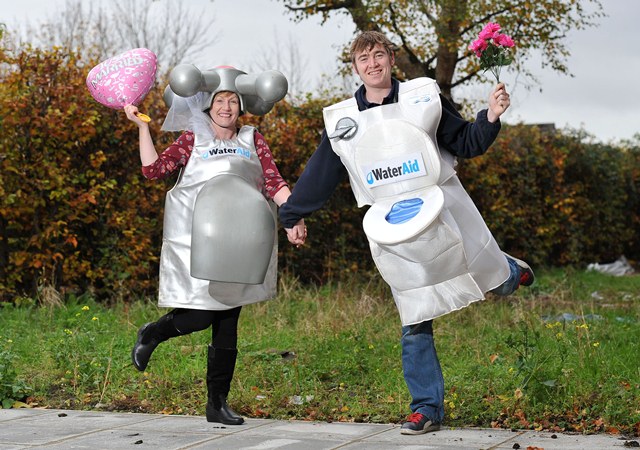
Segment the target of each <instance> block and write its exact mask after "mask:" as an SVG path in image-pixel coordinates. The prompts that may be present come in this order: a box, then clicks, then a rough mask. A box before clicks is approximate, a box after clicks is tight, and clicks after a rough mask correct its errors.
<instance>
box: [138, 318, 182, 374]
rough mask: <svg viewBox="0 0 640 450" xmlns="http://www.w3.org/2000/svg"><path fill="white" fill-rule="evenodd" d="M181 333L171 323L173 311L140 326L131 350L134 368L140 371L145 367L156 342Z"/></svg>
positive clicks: (156, 344) (158, 342)
mask: <svg viewBox="0 0 640 450" xmlns="http://www.w3.org/2000/svg"><path fill="white" fill-rule="evenodd" d="M181 334H182V333H180V331H178V329H177V328H176V327H175V326H174V325H173V311H171V312H170V313H168V314H165V315H164V316H162V317H160V318H159V319H158V320H157V321H156V322H149V323H147V324H144V325H143V326H141V327H140V329H139V330H138V340H137V341H136V343H135V345H134V346H133V350H131V361H133V365H134V366H135V368H136V369H138V370H140V371H143V370H144V369H146V368H147V364H149V358H151V354H152V353H153V351H154V350H155V349H156V347H157V346H158V344H160V342H164V341H166V340H167V339H169V338H172V337H175V336H180V335H181Z"/></svg>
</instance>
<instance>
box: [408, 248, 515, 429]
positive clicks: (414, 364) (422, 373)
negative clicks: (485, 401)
mask: <svg viewBox="0 0 640 450" xmlns="http://www.w3.org/2000/svg"><path fill="white" fill-rule="evenodd" d="M507 261H508V262H509V269H511V274H510V275H509V278H508V279H507V281H505V282H504V283H503V284H502V285H500V286H498V287H497V288H496V289H494V290H492V291H491V292H492V293H494V294H496V295H509V294H511V293H513V292H514V291H515V290H516V289H517V288H518V285H519V283H520V268H519V267H518V264H517V263H516V262H515V261H514V260H513V259H511V258H509V257H507ZM401 344H402V370H403V372H404V380H405V382H406V383H407V388H408V389H409V393H410V394H411V405H410V408H411V412H417V413H420V414H424V415H425V416H427V417H428V418H429V419H430V420H431V421H432V422H433V423H442V420H443V419H444V378H443V376H442V369H441V367H440V361H439V360H438V355H437V354H436V347H435V343H434V341H433V321H432V320H428V321H426V322H421V323H419V324H416V325H408V326H404V327H402V339H401Z"/></svg>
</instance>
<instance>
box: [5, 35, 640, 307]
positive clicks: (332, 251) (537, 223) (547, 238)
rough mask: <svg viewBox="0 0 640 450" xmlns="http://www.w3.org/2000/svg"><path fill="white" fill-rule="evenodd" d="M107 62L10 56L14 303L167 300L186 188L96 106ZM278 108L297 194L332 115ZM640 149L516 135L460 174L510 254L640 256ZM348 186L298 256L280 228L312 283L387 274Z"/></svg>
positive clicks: (269, 128)
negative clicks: (101, 68) (49, 290)
mask: <svg viewBox="0 0 640 450" xmlns="http://www.w3.org/2000/svg"><path fill="white" fill-rule="evenodd" d="M95 63H96V61H83V60H81V59H79V58H78V57H77V56H75V55H73V54H69V53H68V52H67V51H65V50H62V49H54V50H50V51H44V50H38V49H32V48H29V47H27V48H24V49H22V50H20V51H18V52H12V51H9V50H7V49H2V48H0V67H2V72H0V81H1V83H0V131H1V133H0V143H1V147H0V177H1V178H0V301H12V300H13V299H14V298H15V296H17V295H32V296H34V295H37V294H38V288H39V287H42V286H46V285H52V286H54V287H56V289H58V290H59V291H60V292H61V293H62V294H72V293H75V294H77V295H79V294H82V293H85V292H90V293H92V294H93V295H94V296H95V297H97V298H99V299H113V298H122V299H127V298H131V297H132V296H142V295H155V292H156V288H157V274H158V257H159V253H160V245H161V241H162V213H163V204H164V195H165V192H166V191H167V189H169V188H170V187H171V185H172V184H173V183H174V182H175V179H171V180H167V181H166V182H159V181H148V180H145V179H144V177H143V176H142V174H141V172H140V169H139V167H140V160H139V156H138V132H137V129H136V128H135V126H133V125H132V124H131V123H130V122H129V121H128V120H126V118H125V117H124V114H123V113H122V112H121V111H113V110H109V109H107V108H106V107H104V106H102V105H100V104H98V103H97V102H95V101H94V100H93V99H92V98H91V96H90V95H89V93H88V90H87V89H86V86H85V78H86V75H87V73H88V71H89V70H90V68H91V67H93V66H94V65H95ZM164 86H165V84H164V83H163V82H159V83H158V86H156V88H154V89H153V90H152V91H151V93H150V94H149V95H148V96H147V98H146V99H145V101H144V103H143V105H142V108H143V109H144V110H145V111H146V112H148V113H149V114H150V115H151V117H153V118H154V119H153V121H152V123H151V131H152V135H153V136H154V138H155V141H156V146H157V148H158V150H162V149H163V148H165V147H166V146H167V145H168V144H169V143H170V142H171V141H173V139H175V137H176V136H175V134H172V133H163V132H160V126H161V124H162V120H163V117H164V114H165V113H166V108H165V106H164V103H163V101H162V98H161V94H162V91H163V89H164ZM335 100H336V99H322V100H315V99H310V98H308V99H307V100H306V101H305V102H304V103H303V104H300V105H292V104H290V103H287V102H284V101H283V102H280V103H278V104H277V105H276V106H275V108H274V110H273V111H272V112H270V113H269V114H267V115H266V116H263V117H252V116H245V117H243V118H242V121H243V122H244V123H247V124H253V125H256V126H257V127H258V129H259V130H260V132H261V133H262V134H263V135H264V136H265V138H266V140H267V142H268V143H269V145H270V147H271V150H272V151H273V154H274V156H275V158H276V161H277V163H278V166H279V168H280V171H281V173H282V175H283V176H284V177H285V179H286V180H288V181H289V183H290V184H291V185H292V186H295V181H296V180H297V179H298V177H299V176H300V174H301V173H302V170H303V169H304V166H305V164H306V161H307V160H308V159H309V157H310V156H311V154H312V153H313V151H314V150H315V148H316V146H317V144H318V143H319V141H320V133H321V131H322V129H323V123H322V106H324V105H327V104H330V103H333V102H334V101H335ZM639 167H640V149H639V148H638V147H637V144H636V145H635V146H633V145H631V144H629V145H627V146H625V147H622V146H621V147H611V146H603V145H592V144H588V145H587V144H583V143H582V142H581V140H580V138H579V137H578V136H567V135H565V134H561V133H552V134H545V133H542V132H541V131H540V130H538V129H537V128H535V127H527V126H513V127H505V129H504V130H503V131H502V132H501V135H500V137H499V138H498V140H497V142H496V143H495V144H494V145H493V147H492V148H491V149H490V150H489V152H488V153H487V155H484V156H482V157H479V158H475V159H473V160H467V161H461V162H460V164H459V166H458V171H459V174H460V178H461V180H462V182H463V184H465V186H466V188H467V190H468V191H469V193H470V195H471V197H472V198H473V199H474V201H475V202H476V204H477V205H478V208H479V209H480V211H481V212H482V214H483V216H484V217H485V220H486V222H487V223H488V225H489V227H490V229H491V230H492V231H493V233H494V235H495V236H496V238H497V240H498V242H499V244H500V245H501V246H502V247H503V249H504V250H505V251H508V252H510V253H513V254H514V255H517V256H520V257H524V258H526V259H527V260H529V261H530V262H532V263H534V264H549V265H561V264H569V263H571V264H575V263H580V264H584V263H587V262H593V261H599V262H603V261H605V260H607V259H614V258H617V257H618V256H619V255H620V254H622V253H624V254H626V255H627V257H629V258H630V259H637V258H638V257H639V256H640V238H639V230H640V213H639V208H640V206H639V205H640V200H639V198H640V197H639V196H638V179H639V176H640V169H639ZM363 213H364V210H358V209H357V207H356V204H355V201H354V198H353V194H352V193H351V189H350V187H349V184H348V180H347V178H346V177H345V180H344V182H343V183H342V184H341V185H340V186H339V187H338V189H337V190H336V192H335V193H334V194H333V196H332V197H331V199H330V201H329V202H328V204H327V205H326V206H325V207H324V208H323V209H322V210H320V211H318V212H316V213H315V214H314V215H313V216H312V217H311V218H309V219H308V220H307V224H308V227H309V239H308V242H307V244H306V245H305V246H304V247H303V248H301V249H296V248H295V247H293V246H291V245H290V244H289V243H288V242H287V240H286V236H285V233H284V232H283V231H282V230H280V232H279V243H280V268H281V270H287V271H290V272H291V273H293V274H294V275H296V276H298V277H300V278H301V279H302V280H303V281H309V282H325V281H327V280H330V279H338V280H339V279H340V278H341V276H342V274H343V273H345V272H350V273H351V272H353V273H363V274H364V275H365V276H367V275H368V274H370V273H371V272H372V271H373V270H374V268H373V267H374V266H373V263H372V262H371V258H370V255H369V247H368V244H367V241H366V239H365V237H364V234H363V232H362V227H361V220H362V215H363Z"/></svg>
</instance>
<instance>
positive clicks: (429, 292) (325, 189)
mask: <svg viewBox="0 0 640 450" xmlns="http://www.w3.org/2000/svg"><path fill="white" fill-rule="evenodd" d="M351 60H352V66H353V69H354V71H355V72H356V73H357V74H358V76H359V77H360V79H361V80H362V83H363V85H362V86H361V87H360V88H359V89H358V90H357V91H356V93H355V96H354V98H352V99H349V100H346V101H344V102H341V103H338V104H337V105H333V106H331V107H328V108H325V110H324V119H325V127H326V129H325V131H324V132H323V134H322V140H321V143H320V145H319V146H318V148H317V150H316V152H315V153H314V154H313V156H312V157H311V158H310V159H309V161H308V163H307V166H306V168H305V170H304V172H303V174H302V175H301V177H300V179H299V180H298V182H297V183H296V185H295V187H294V189H293V193H292V195H291V197H289V199H288V200H287V202H286V203H285V204H283V205H282V206H281V208H280V212H279V215H280V220H281V222H282V223H283V225H284V227H285V229H286V230H287V235H288V237H289V240H290V242H292V243H293V244H298V245H299V244H302V243H303V242H304V238H305V236H304V233H303V232H302V231H301V230H302V229H303V228H302V227H300V224H299V221H300V220H302V219H303V218H304V217H307V216H308V215H309V214H311V213H312V212H313V211H315V210H317V209H319V208H321V207H322V206H323V205H324V203H325V202H326V201H327V199H328V198H329V196H330V195H331V193H332V192H333V191H334V189H335V188H336V186H337V185H338V183H339V182H340V181H341V179H342V177H343V176H344V175H345V172H347V173H348V175H349V179H350V183H351V187H352V190H353V192H354V195H355V197H356V200H357V201H358V205H359V206H363V205H366V204H370V205H372V206H371V208H370V209H369V211H367V215H365V219H364V221H363V226H364V229H365V233H366V234H367V237H368V239H369V244H370V247H371V253H372V256H373V258H374V261H375V263H376V266H377V267H378V270H379V271H380V273H381V275H382V276H383V278H384V279H385V281H386V282H387V283H388V284H389V285H390V287H391V291H392V294H393V297H394V300H395V302H396V305H397V307H398V310H399V313H400V317H401V320H402V325H403V326H402V339H401V343H402V364H403V372H404V378H405V381H406V383H407V387H408V389H409V392H410V394H411V397H412V402H411V405H410V408H411V411H412V414H410V415H409V417H408V419H407V421H406V422H405V423H404V424H403V425H402V428H401V433H403V434H422V433H426V432H428V431H433V430H437V429H438V428H439V427H440V424H441V423H442V420H443V418H444V380H443V377H442V370H441V368H440V363H439V361H438V357H437V354H436V349H435V345H434V341H433V327H432V326H433V322H432V321H433V319H434V318H435V317H438V316H441V315H443V314H447V313H449V312H451V311H454V310H456V309H460V308H462V307H465V306H467V305H468V304H470V303H472V302H475V301H478V300H482V299H483V298H484V294H485V293H486V292H494V293H496V294H498V295H509V294H511V293H512V292H514V291H515V290H516V289H517V288H518V287H519V286H520V285H525V286H529V285H531V284H532V283H533V278H534V276H533V272H532V271H531V268H530V267H529V266H528V265H527V264H526V263H524V262H523V261H520V260H516V259H515V258H512V257H510V256H508V255H506V254H504V253H503V252H502V251H501V250H500V248H499V247H498V245H497V243H496V242H495V240H494V239H493V236H492V235H491V233H490V232H489V230H488V229H487V227H486V225H485V223H484V221H483V219H482V217H481V216H480V214H479V212H478V211H477V209H476V208H475V205H474V204H473V202H472V201H471V199H470V198H469V196H468V194H467V193H466V191H465V190H464V188H463V187H462V185H461V183H460V181H459V180H458V178H457V176H456V175H455V171H454V159H455V157H465V158H470V157H474V156H478V155H481V154H483V153H485V152H486V151H487V149H488V148H489V146H490V145H491V144H492V143H493V141H494V140H495V138H496V136H497V135H498V132H499V130H500V121H499V118H500V116H501V115H502V114H503V113H504V112H505V110H506V109H507V108H508V107H509V104H510V101H509V94H508V93H507V91H506V89H505V86H504V85H503V84H498V85H497V86H496V87H495V89H494V90H493V91H492V92H491V94H490V97H489V107H488V109H485V110H482V111H480V112H479V113H478V115H477V118H476V121H475V122H473V123H472V122H468V121H466V120H464V119H463V118H462V117H461V116H460V115H459V114H458V112H457V111H456V110H455V109H454V108H453V106H452V105H451V104H450V103H449V102H448V101H447V100H446V99H445V98H444V97H442V96H441V95H440V94H439V89H438V88H437V85H436V84H435V82H434V81H433V80H430V79H428V78H418V79H415V80H410V81H408V82H405V83H399V82H398V81H397V80H395V79H393V78H392V76H391V68H392V67H393V64H394V63H395V60H394V52H393V44H392V43H391V42H390V41H389V40H388V39H387V38H386V37H385V36H384V35H383V34H381V33H379V32H374V31H366V32H363V33H362V34H360V35H359V36H358V37H357V38H356V39H355V40H354V42H353V43H352V45H351ZM345 169H346V170H345ZM367 216H370V217H367ZM296 225H298V226H296Z"/></svg>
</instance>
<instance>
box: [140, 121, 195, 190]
mask: <svg viewBox="0 0 640 450" xmlns="http://www.w3.org/2000/svg"><path fill="white" fill-rule="evenodd" d="M193 139H194V136H193V133H192V132H191V131H185V132H184V133H182V135H181V136H180V137H179V138H178V139H176V141H175V142H174V143H173V144H171V145H170V146H169V147H167V149H166V150H165V151H163V152H162V153H161V154H160V155H158V159H156V160H155V161H154V162H153V163H152V164H149V165H148V166H142V175H144V177H145V178H147V179H149V180H161V179H163V178H167V177H168V176H170V175H171V174H172V173H174V172H175V171H176V170H178V169H179V168H180V167H183V166H185V165H186V164H187V161H189V156H190V155H191V151H192V150H193Z"/></svg>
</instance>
